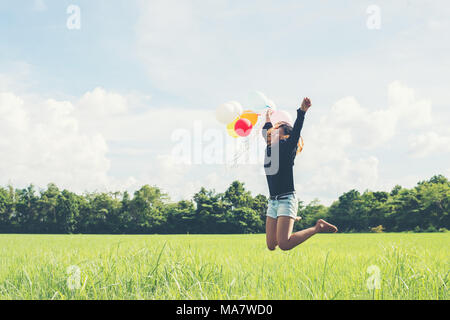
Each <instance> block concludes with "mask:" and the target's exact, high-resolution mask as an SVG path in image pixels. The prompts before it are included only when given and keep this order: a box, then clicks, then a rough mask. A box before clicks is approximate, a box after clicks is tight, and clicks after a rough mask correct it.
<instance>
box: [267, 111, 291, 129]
mask: <svg viewBox="0 0 450 320" xmlns="http://www.w3.org/2000/svg"><path fill="white" fill-rule="evenodd" d="M270 121H271V122H272V124H273V125H275V124H277V123H278V122H280V121H285V122H287V123H289V124H290V125H293V124H294V121H292V116H291V115H290V114H289V113H288V112H286V111H283V110H277V111H274V112H273V113H272V115H271V116H270Z"/></svg>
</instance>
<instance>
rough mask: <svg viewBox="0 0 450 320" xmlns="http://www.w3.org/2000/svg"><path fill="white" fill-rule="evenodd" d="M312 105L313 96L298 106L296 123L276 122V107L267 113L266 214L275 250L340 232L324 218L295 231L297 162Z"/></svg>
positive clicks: (269, 243)
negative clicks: (307, 114) (295, 171)
mask: <svg viewBox="0 0 450 320" xmlns="http://www.w3.org/2000/svg"><path fill="white" fill-rule="evenodd" d="M310 107H311V101H310V100H309V98H305V99H303V103H302V105H301V107H300V108H299V109H298V110H297V119H296V120H295V123H294V127H292V126H291V125H290V124H289V123H287V122H278V123H276V124H275V125H272V122H271V121H270V116H271V115H272V110H269V111H268V112H267V114H266V124H265V125H264V127H263V129H262V134H263V137H264V139H265V140H266V143H267V148H266V154H265V160H264V170H265V173H266V177H267V183H268V185H269V192H270V199H269V203H268V208H267V218H266V242H267V247H268V248H269V250H275V248H276V246H277V245H278V247H279V248H280V249H281V250H290V249H292V248H294V247H296V246H298V245H299V244H300V243H302V242H304V241H306V240H307V239H309V238H310V237H311V236H313V235H315V234H316V233H319V232H337V228H336V226H334V225H332V224H330V223H328V222H326V221H324V220H322V219H320V220H318V221H317V223H316V225H315V226H314V227H311V228H308V229H305V230H302V231H298V232H296V233H294V234H292V229H293V227H294V222H295V221H298V220H300V219H301V218H300V217H297V209H298V200H297V196H296V194H295V188H294V177H293V166H294V159H295V156H296V155H297V150H298V141H299V138H300V132H301V130H302V127H303V121H304V119H305V114H306V112H307V111H308V109H309V108H310Z"/></svg>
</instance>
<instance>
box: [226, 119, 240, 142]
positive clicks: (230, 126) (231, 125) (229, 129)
mask: <svg viewBox="0 0 450 320" xmlns="http://www.w3.org/2000/svg"><path fill="white" fill-rule="evenodd" d="M238 120H239V117H237V118H236V119H235V120H234V121H232V122H230V123H229V124H228V125H227V132H228V134H229V135H230V136H231V137H233V138H239V136H238V135H237V134H236V131H234V126H235V125H236V122H238Z"/></svg>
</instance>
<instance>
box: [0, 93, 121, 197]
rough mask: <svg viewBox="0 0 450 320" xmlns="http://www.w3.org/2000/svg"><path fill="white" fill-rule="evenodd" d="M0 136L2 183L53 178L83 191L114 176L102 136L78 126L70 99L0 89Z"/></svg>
mask: <svg viewBox="0 0 450 320" xmlns="http://www.w3.org/2000/svg"><path fill="white" fill-rule="evenodd" d="M0 137H1V138H0V153H1V154H2V159H1V162H0V177H1V181H0V183H1V184H2V185H4V184H7V183H9V182H11V183H13V184H15V185H16V186H17V185H21V186H23V185H27V184H29V183H34V184H36V185H38V186H41V187H43V186H45V185H46V184H48V183H49V182H55V183H57V184H58V185H60V186H62V187H67V188H70V189H72V190H75V191H79V192H82V191H85V190H92V189H96V188H108V186H109V183H110V182H112V179H110V177H108V174H107V173H108V170H109V168H110V161H109V160H108V159H107V157H106V152H107V150H108V147H107V144H106V141H105V139H104V138H103V136H102V135H101V134H95V135H86V134H83V133H82V132H80V130H79V126H78V119H76V118H75V116H74V106H73V105H72V103H70V102H68V101H56V100H52V99H49V100H40V101H36V100H31V99H27V98H23V97H20V96H17V95H16V94H14V93H11V92H3V93H0Z"/></svg>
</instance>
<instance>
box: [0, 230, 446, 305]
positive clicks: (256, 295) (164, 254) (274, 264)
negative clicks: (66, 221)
mask: <svg viewBox="0 0 450 320" xmlns="http://www.w3.org/2000/svg"><path fill="white" fill-rule="evenodd" d="M449 245H450V233H435V234H336V235H326V234H319V235H316V236H314V237H313V238H311V239H310V240H308V241H307V242H305V243H304V244H302V245H300V246H299V247H297V248H295V249H294V250H292V251H288V252H283V251H280V250H278V249H277V250H276V251H274V252H270V251H268V250H267V249H266V247H265V236H264V235H179V236H178V235H177V236H163V235H151V236H102V235H61V236H50V235H0V299H448V298H449V294H448V285H449V269H450V268H449V266H450V264H449V250H448V249H449V247H450V246H449ZM371 266H375V267H371ZM369 267H371V268H369ZM377 270H379V279H380V282H379V284H380V288H379V289H369V287H368V284H367V283H368V282H369V284H372V285H373V283H374V282H372V281H370V279H373V278H374V277H376V276H377ZM368 271H369V272H368ZM368 280H369V281H368ZM372 287H373V286H372Z"/></svg>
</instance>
